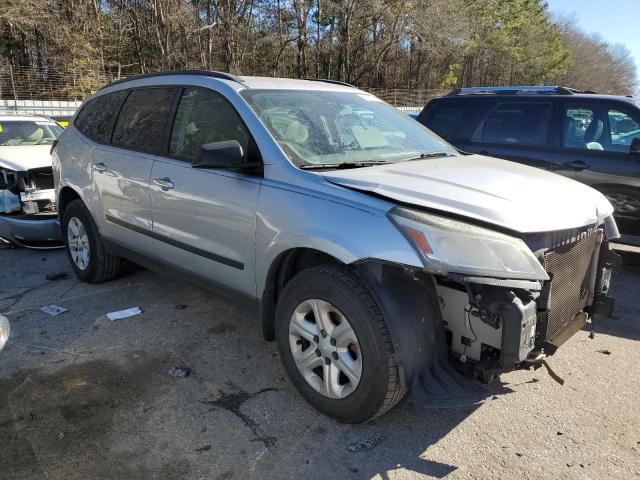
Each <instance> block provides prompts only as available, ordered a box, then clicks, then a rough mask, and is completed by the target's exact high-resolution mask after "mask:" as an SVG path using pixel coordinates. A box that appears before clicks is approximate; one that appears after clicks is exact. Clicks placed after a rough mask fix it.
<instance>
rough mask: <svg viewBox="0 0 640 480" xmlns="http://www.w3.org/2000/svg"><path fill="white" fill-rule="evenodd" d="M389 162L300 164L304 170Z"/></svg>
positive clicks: (353, 166) (338, 168)
mask: <svg viewBox="0 0 640 480" xmlns="http://www.w3.org/2000/svg"><path fill="white" fill-rule="evenodd" d="M387 163H389V162H384V161H380V162H372V161H369V162H342V163H307V164H305V165H300V168H301V169H302V170H321V169H324V168H335V169H337V170H344V169H347V168H361V167H372V166H374V165H385V164H387Z"/></svg>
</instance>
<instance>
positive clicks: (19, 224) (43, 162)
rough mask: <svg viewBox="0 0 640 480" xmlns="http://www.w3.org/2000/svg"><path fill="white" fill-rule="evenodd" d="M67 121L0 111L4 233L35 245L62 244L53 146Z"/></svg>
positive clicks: (8, 238)
mask: <svg viewBox="0 0 640 480" xmlns="http://www.w3.org/2000/svg"><path fill="white" fill-rule="evenodd" d="M60 133H62V127H61V126H60V125H58V124H57V123H56V122H54V121H53V120H51V119H48V118H46V117H39V116H22V115H0V239H2V240H4V241H5V242H9V243H11V244H14V245H17V246H21V247H30V248H51V247H59V246H60V245H61V236H60V224H59V223H58V221H57V210H56V204H55V190H54V188H53V174H52V171H51V153H50V152H51V147H52V145H53V143H54V142H55V141H56V139H57V138H58V136H59V135H60Z"/></svg>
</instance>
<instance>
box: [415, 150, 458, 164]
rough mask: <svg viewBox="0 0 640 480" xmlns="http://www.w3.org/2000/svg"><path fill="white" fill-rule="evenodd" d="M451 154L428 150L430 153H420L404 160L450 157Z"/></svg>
mask: <svg viewBox="0 0 640 480" xmlns="http://www.w3.org/2000/svg"><path fill="white" fill-rule="evenodd" d="M452 156H453V154H451V153H449V152H430V153H421V154H420V155H416V156H415V157H410V158H407V159H405V160H403V161H404V162H412V161H414V160H424V159H425V158H440V157H452Z"/></svg>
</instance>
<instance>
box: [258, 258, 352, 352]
mask: <svg viewBox="0 0 640 480" xmlns="http://www.w3.org/2000/svg"><path fill="white" fill-rule="evenodd" d="M326 264H338V265H341V264H342V262H341V261H340V260H338V259H337V258H335V257H333V256H331V255H329V254H327V253H325V252H322V251H320V250H315V249H313V248H292V249H290V250H287V251H285V252H283V253H281V254H280V255H278V256H277V257H276V259H275V260H274V261H273V263H272V264H271V267H269V272H268V273H267V278H266V282H265V287H264V291H263V293H262V301H261V308H260V321H261V324H262V336H263V337H264V339H265V340H267V341H273V340H274V339H275V311H276V304H277V303H278V298H279V295H280V294H281V293H282V290H283V289H284V287H285V286H286V285H287V283H288V282H289V280H291V279H292V278H293V277H294V276H295V275H296V274H298V273H300V272H301V271H303V270H307V269H309V268H312V267H315V266H317V265H326Z"/></svg>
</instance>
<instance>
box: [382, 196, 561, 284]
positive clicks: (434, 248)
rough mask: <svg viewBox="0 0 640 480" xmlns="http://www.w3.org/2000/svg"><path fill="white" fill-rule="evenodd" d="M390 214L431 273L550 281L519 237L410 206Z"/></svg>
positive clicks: (396, 209)
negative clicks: (410, 207)
mask: <svg viewBox="0 0 640 480" xmlns="http://www.w3.org/2000/svg"><path fill="white" fill-rule="evenodd" d="M388 215H389V218H390V219H391V221H392V222H393V223H394V224H395V225H396V226H397V227H398V228H399V229H400V231H401V232H402V233H403V234H404V235H405V237H406V238H407V240H409V242H410V243H411V244H412V245H413V247H414V248H415V250H416V251H417V252H418V254H419V255H420V257H421V258H422V261H423V263H424V266H425V269H426V270H428V271H430V272H432V273H438V274H447V273H449V272H451V273H460V274H465V275H477V276H483V277H495V278H510V279H526V280H549V276H548V275H547V272H545V271H544V268H543V267H542V265H541V264H540V262H539V261H538V259H537V258H536V257H535V256H534V255H533V253H532V252H531V250H530V249H529V247H527V245H526V244H525V243H524V242H523V241H522V240H520V239H519V238H514V237H510V236H509V235H504V234H502V233H498V232H494V231H493V230H489V229H486V228H482V227H477V226H475V225H470V224H468V223H463V222H459V221H456V220H451V219H449V218H444V217H439V216H436V215H431V214H428V213H424V212H420V211H416V210H411V209H408V208H401V207H396V208H394V209H393V210H391V211H390V212H389V214H388Z"/></svg>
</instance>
